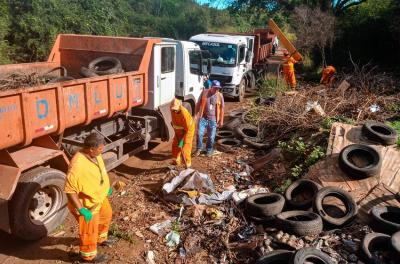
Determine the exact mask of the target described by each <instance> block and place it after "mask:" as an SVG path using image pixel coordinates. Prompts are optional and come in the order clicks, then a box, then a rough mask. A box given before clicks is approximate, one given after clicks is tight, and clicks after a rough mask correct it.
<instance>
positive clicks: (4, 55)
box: [0, 2, 10, 64]
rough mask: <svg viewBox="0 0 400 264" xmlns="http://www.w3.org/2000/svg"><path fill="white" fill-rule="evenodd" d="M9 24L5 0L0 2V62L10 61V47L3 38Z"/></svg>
mask: <svg viewBox="0 0 400 264" xmlns="http://www.w3.org/2000/svg"><path fill="white" fill-rule="evenodd" d="M9 26H10V16H9V9H8V6H7V5H6V3H5V2H1V3H0V64H6V63H10V59H9V51H10V47H9V45H8V42H7V40H6V39H5V37H6V35H7V34H8V30H9Z"/></svg>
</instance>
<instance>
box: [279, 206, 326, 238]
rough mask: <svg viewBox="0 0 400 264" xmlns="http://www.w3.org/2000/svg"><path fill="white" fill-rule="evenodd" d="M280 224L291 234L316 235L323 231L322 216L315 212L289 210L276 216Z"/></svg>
mask: <svg viewBox="0 0 400 264" xmlns="http://www.w3.org/2000/svg"><path fill="white" fill-rule="evenodd" d="M276 218H277V220H278V222H279V224H280V226H281V227H282V228H283V230H284V231H286V232H287V233H289V234H293V235H297V236H314V235H318V234H320V233H321V232H322V228H323V223H322V219H321V217H320V216H319V215H318V214H316V213H313V212H307V211H287V212H282V213H280V214H278V215H277V216H276Z"/></svg>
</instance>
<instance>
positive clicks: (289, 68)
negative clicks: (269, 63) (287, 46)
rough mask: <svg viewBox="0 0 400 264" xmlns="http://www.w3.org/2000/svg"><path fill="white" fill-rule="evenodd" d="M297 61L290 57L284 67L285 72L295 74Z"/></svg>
mask: <svg viewBox="0 0 400 264" xmlns="http://www.w3.org/2000/svg"><path fill="white" fill-rule="evenodd" d="M296 62H297V61H296V60H295V59H294V58H292V57H289V58H288V60H287V61H286V62H285V63H284V64H283V65H282V66H283V72H294V64H295V63H296Z"/></svg>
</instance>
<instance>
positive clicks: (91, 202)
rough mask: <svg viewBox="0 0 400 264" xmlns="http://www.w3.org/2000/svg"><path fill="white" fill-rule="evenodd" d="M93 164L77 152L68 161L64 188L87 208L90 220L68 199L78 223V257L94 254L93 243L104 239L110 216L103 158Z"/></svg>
mask: <svg viewBox="0 0 400 264" xmlns="http://www.w3.org/2000/svg"><path fill="white" fill-rule="evenodd" d="M96 159H97V164H95V163H94V162H92V161H90V160H89V159H88V158H87V157H86V156H85V155H84V154H82V153H80V152H78V153H76V154H75V156H74V157H73V158H72V160H71V163H70V165H69V169H68V174H67V179H66V182H65V188H64V191H65V192H66V193H76V194H77V195H78V197H79V201H80V202H81V203H82V205H83V207H85V208H87V209H89V210H90V211H91V212H92V214H93V218H92V220H90V221H88V222H86V221H85V218H84V217H83V216H82V215H80V214H79V212H78V211H77V210H76V208H75V207H74V206H73V204H72V203H71V202H69V203H68V209H69V210H70V212H71V213H72V215H73V216H74V217H75V219H76V220H77V221H78V223H79V239H80V245H79V251H80V255H81V257H82V259H84V260H92V259H94V258H95V257H96V254H97V243H102V242H103V241H105V240H107V236H108V229H109V227H110V223H111V218H112V209H111V205H110V202H109V201H108V199H107V194H108V190H109V189H110V180H109V178H108V175H107V171H106V167H105V165H104V161H103V158H102V157H101V156H98V157H97V158H96Z"/></svg>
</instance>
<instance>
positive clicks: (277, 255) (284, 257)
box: [256, 249, 293, 264]
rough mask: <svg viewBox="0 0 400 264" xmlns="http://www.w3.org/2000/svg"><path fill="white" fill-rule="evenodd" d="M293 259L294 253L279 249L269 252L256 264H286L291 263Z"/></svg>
mask: <svg viewBox="0 0 400 264" xmlns="http://www.w3.org/2000/svg"><path fill="white" fill-rule="evenodd" d="M292 257H293V251H289V250H284V249H278V250H274V251H271V252H268V253H267V254H265V255H264V256H262V257H261V258H259V259H258V260H257V261H256V264H278V263H282V264H286V263H290V259H291V258H292Z"/></svg>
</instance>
